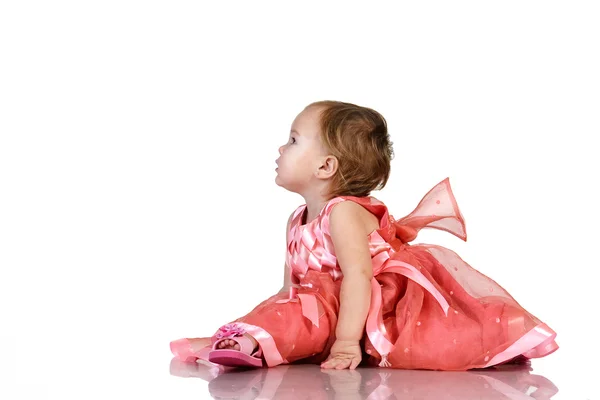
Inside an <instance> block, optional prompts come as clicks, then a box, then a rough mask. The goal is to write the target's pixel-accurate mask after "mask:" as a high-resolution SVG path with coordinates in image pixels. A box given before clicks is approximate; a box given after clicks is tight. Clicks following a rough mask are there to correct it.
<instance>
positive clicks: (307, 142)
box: [275, 106, 327, 193]
mask: <svg viewBox="0 0 600 400" xmlns="http://www.w3.org/2000/svg"><path fill="white" fill-rule="evenodd" d="M319 111H320V109H319V108H317V107H314V106H313V107H309V108H306V109H304V110H303V111H302V112H301V113H300V114H298V116H297V117H296V119H295V120H294V122H293V123H292V129H291V131H290V135H289V138H288V142H287V143H286V144H284V145H283V146H281V147H280V148H279V158H278V159H277V161H276V163H277V166H278V168H277V177H276V178H275V183H277V184H278V185H279V186H282V187H284V188H286V189H288V190H290V191H292V192H296V193H302V192H305V191H306V190H307V189H308V188H310V184H311V183H314V181H313V180H314V179H315V177H314V173H315V172H317V170H318V169H319V167H320V165H321V161H322V159H323V156H326V155H327V152H326V150H325V148H324V147H323V145H322V144H321V139H320V127H319Z"/></svg>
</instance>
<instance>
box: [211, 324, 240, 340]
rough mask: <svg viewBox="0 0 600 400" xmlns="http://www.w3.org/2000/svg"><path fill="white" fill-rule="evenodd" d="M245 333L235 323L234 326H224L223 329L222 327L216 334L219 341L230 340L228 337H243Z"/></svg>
mask: <svg viewBox="0 0 600 400" xmlns="http://www.w3.org/2000/svg"><path fill="white" fill-rule="evenodd" d="M244 333H246V331H245V330H244V328H242V327H241V326H239V325H237V324H235V323H233V324H227V325H223V326H222V327H220V328H219V331H218V332H217V333H216V335H215V337H216V338H217V339H223V338H228V337H234V336H241V335H243V334H244Z"/></svg>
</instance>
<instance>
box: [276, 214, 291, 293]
mask: <svg viewBox="0 0 600 400" xmlns="http://www.w3.org/2000/svg"><path fill="white" fill-rule="evenodd" d="M293 216H294V213H292V214H290V217H289V218H288V222H287V228H286V230H285V246H286V248H285V251H286V252H287V244H288V235H289V232H290V225H291V223H292V217H293ZM290 274H291V271H290V267H289V266H288V265H287V262H284V263H283V287H282V288H281V290H280V291H279V293H284V292H285V293H287V292H289V290H290V286H292V281H291V276H290Z"/></svg>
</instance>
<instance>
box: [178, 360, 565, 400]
mask: <svg viewBox="0 0 600 400" xmlns="http://www.w3.org/2000/svg"><path fill="white" fill-rule="evenodd" d="M170 373H171V375H172V376H175V377H180V378H182V379H183V378H191V379H197V380H201V381H203V382H207V383H208V385H205V386H207V388H206V389H205V392H204V393H199V394H201V395H205V394H208V396H210V397H208V396H207V397H206V398H213V399H243V400H252V399H489V400H493V399H514V400H516V399H532V398H533V399H538V400H542V399H552V398H557V397H555V395H557V393H558V392H559V389H558V388H557V386H556V385H555V384H554V383H553V382H552V381H551V380H550V379H549V378H547V377H545V376H542V375H538V374H536V373H534V372H533V371H532V368H531V366H530V365H510V366H508V365H505V366H501V367H498V368H493V369H486V370H476V371H466V372H442V371H417V370H395V369H378V368H357V369H356V370H352V371H351V370H339V371H335V370H322V369H321V368H320V367H318V366H317V365H293V366H279V367H275V368H266V369H253V370H240V369H223V368H215V367H214V366H208V365H204V364H186V363H183V362H181V361H178V360H176V359H172V360H171V364H170ZM202 398H204V397H202Z"/></svg>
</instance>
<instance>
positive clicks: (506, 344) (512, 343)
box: [231, 244, 558, 370]
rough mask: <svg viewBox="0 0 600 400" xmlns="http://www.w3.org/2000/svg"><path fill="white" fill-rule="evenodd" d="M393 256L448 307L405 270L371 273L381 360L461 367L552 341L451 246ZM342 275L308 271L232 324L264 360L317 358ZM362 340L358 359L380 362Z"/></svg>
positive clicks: (325, 347)
mask: <svg viewBox="0 0 600 400" xmlns="http://www.w3.org/2000/svg"><path fill="white" fill-rule="evenodd" d="M392 257H393V258H394V259H396V260H399V261H402V262H405V263H408V264H411V265H413V266H415V267H418V268H419V270H420V272H421V273H422V274H423V275H425V277H426V278H427V279H428V280H429V281H430V282H432V283H433V285H434V286H435V287H436V288H437V289H438V290H439V292H440V293H442V295H443V296H444V298H445V299H446V301H447V302H448V304H449V305H450V308H449V309H448V313H447V315H446V314H445V313H444V311H443V310H442V308H441V307H440V305H439V303H438V302H437V301H436V300H435V298H434V297H433V296H432V295H431V294H430V293H429V292H428V291H426V290H425V289H424V288H423V287H422V286H420V285H419V284H418V283H416V282H415V281H412V280H410V279H408V278H407V277H405V276H404V275H401V274H398V273H395V272H382V273H380V274H379V275H377V276H375V278H376V279H377V281H378V282H379V284H380V286H381V296H382V306H381V313H382V317H383V318H382V323H383V325H384V327H385V328H384V329H383V331H384V332H385V335H386V339H387V340H389V341H390V342H391V343H393V345H394V346H393V350H392V351H391V352H390V353H389V354H387V355H386V357H387V362H386V366H389V367H391V368H400V369H430V370H468V369H473V368H485V367H489V366H492V365H497V364H503V363H508V362H516V361H522V360H523V359H529V358H537V357H543V356H546V355H548V354H550V353H552V352H554V351H555V350H556V349H557V348H558V345H557V344H556V342H555V341H554V338H555V336H556V333H555V332H554V331H553V330H552V329H550V328H549V327H548V326H547V325H546V324H544V323H543V322H542V321H540V320H539V319H538V318H536V317H535V316H534V315H532V314H531V313H529V312H528V311H527V310H525V309H524V308H523V307H521V306H520V305H519V304H518V303H517V301H516V300H515V299H513V297H512V296H510V294H509V293H508V292H507V291H506V290H505V289H503V288H502V287H501V286H500V285H499V284H498V283H496V282H494V281H493V280H492V279H490V278H488V277H487V276H485V275H484V274H482V273H480V272H479V271H477V270H475V269H474V268H472V267H470V266H469V265H468V264H467V263H466V262H465V261H463V260H462V259H461V258H460V257H459V256H458V255H457V254H456V253H455V252H453V251H451V250H449V249H447V248H445V247H442V246H436V245H427V244H420V245H412V246H411V245H403V247H402V248H401V249H399V250H398V251H396V252H395V253H394V254H393V256H392ZM342 282H343V278H341V279H338V280H337V281H334V280H333V278H332V277H331V275H330V274H329V273H325V272H318V271H312V270H309V271H308V272H307V273H306V275H305V276H304V278H303V279H302V280H301V281H300V284H299V285H298V289H297V296H295V297H296V298H291V299H289V298H288V294H284V293H281V294H277V295H275V296H272V297H270V298H268V299H266V300H265V301H263V302H262V303H261V304H259V305H258V306H257V307H255V308H254V309H253V310H252V311H251V312H249V313H248V314H247V315H245V316H243V317H241V318H238V319H237V320H235V321H232V322H231V323H235V324H239V325H240V326H243V327H244V328H245V329H246V330H247V331H248V332H249V333H250V334H252V335H253V336H254V337H255V338H256V339H257V341H258V342H259V344H260V345H261V348H262V350H263V353H264V357H265V361H266V364H267V366H269V367H271V366H275V365H279V364H289V363H314V364H319V363H321V362H322V361H324V360H325V359H326V358H327V356H328V355H329V351H330V349H331V346H332V345H333V343H334V342H335V328H336V324H337V318H338V313H339V305H340V298H339V296H340V288H341V284H342ZM303 295H311V296H309V297H303ZM305 299H306V300H305ZM308 299H315V300H311V301H316V303H317V308H318V321H311V320H310V319H308V318H306V317H305V315H304V313H303V307H304V304H305V303H306V302H307V301H308ZM300 300H302V301H300ZM361 347H362V349H363V351H364V353H363V364H366V365H372V366H377V365H380V364H381V360H382V354H379V353H378V351H377V349H376V347H375V346H373V344H372V343H371V341H370V340H369V336H368V335H367V332H366V331H365V334H364V335H363V338H362V339H361Z"/></svg>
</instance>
